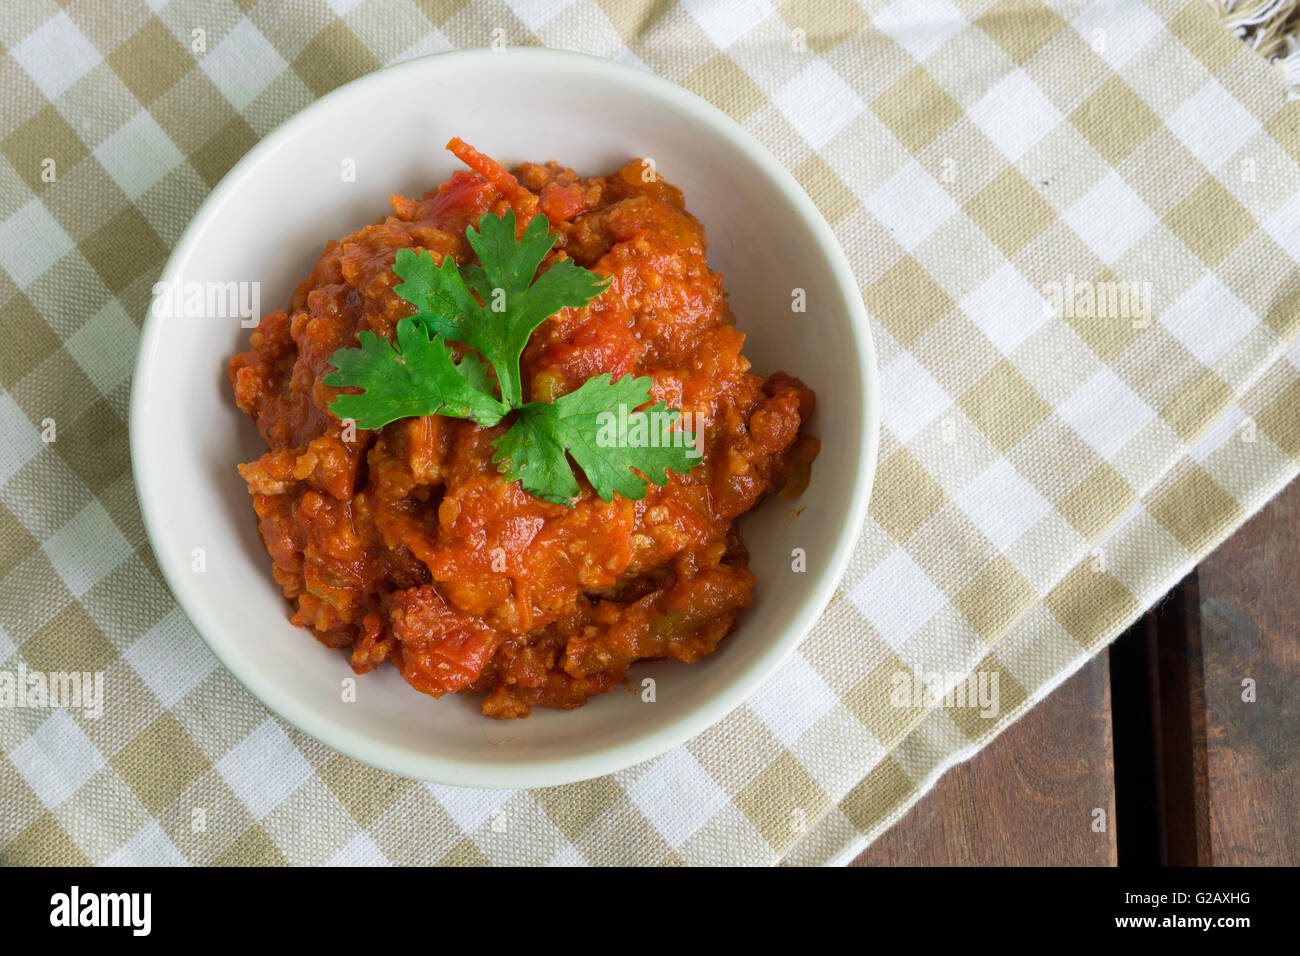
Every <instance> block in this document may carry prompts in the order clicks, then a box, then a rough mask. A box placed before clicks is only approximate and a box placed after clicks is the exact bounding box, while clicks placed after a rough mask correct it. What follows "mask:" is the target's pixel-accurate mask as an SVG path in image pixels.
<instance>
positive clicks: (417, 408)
mask: <svg viewBox="0 0 1300 956" xmlns="http://www.w3.org/2000/svg"><path fill="white" fill-rule="evenodd" d="M359 339H360V342H361V347H360V348H356V349H339V350H338V351H336V352H335V353H334V354H333V355H332V356H331V357H330V362H331V364H333V365H334V367H335V369H336V371H333V372H330V373H329V374H328V375H326V376H325V377H324V378H323V379H321V381H322V382H324V383H325V384H326V385H333V386H335V387H336V388H344V387H347V386H352V387H356V388H361V389H364V391H363V392H362V393H361V394H360V395H339V396H338V397H337V398H335V399H334V401H333V402H331V403H330V411H331V412H333V413H334V414H335V415H336V416H338V417H339V418H351V419H353V420H354V421H356V423H357V426H358V427H359V428H382V427H384V426H385V425H387V424H388V423H389V422H391V421H396V420H397V419H399V418H410V417H414V416H417V415H448V416H451V417H453V418H471V419H473V420H474V421H475V422H477V423H478V424H480V425H483V426H485V427H487V426H490V425H495V424H496V423H497V422H499V421H500V420H501V417H502V416H503V415H505V413H506V412H507V411H509V409H507V408H506V407H505V406H503V405H502V404H501V403H500V402H498V401H497V400H496V399H495V398H493V397H492V389H491V383H490V379H488V377H487V371H486V369H485V368H484V367H483V364H482V362H481V360H479V359H478V358H476V357H474V356H473V355H471V354H468V353H467V354H466V356H465V357H464V358H463V359H462V360H461V361H460V364H457V363H456V361H455V356H454V355H453V354H452V351H451V349H450V348H449V347H448V346H447V344H446V343H445V342H444V341H443V340H442V337H441V336H439V335H436V334H435V335H433V336H432V337H430V335H429V331H428V329H427V328H426V327H425V326H423V325H421V324H420V323H418V322H416V321H415V320H413V319H411V318H404V319H401V320H400V321H399V322H398V323H397V343H396V346H394V345H393V343H391V342H389V341H388V340H387V339H385V338H381V337H380V336H378V335H376V334H375V333H373V332H362V333H361V335H360V336H359ZM485 385H486V386H487V387H486V388H485V387H484V386H485Z"/></svg>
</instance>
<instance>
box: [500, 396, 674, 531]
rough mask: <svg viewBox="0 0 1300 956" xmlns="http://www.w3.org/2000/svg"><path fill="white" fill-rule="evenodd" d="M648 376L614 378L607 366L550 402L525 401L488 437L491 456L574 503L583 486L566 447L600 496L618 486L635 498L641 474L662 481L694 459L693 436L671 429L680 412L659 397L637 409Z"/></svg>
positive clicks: (642, 487)
mask: <svg viewBox="0 0 1300 956" xmlns="http://www.w3.org/2000/svg"><path fill="white" fill-rule="evenodd" d="M652 384H653V380H652V379H650V378H632V376H630V375H629V376H625V377H623V378H621V379H619V380H618V381H617V382H615V381H611V376H610V375H609V374H608V373H606V374H604V375H597V376H596V377H595V378H592V379H588V380H587V381H586V382H585V383H584V384H583V385H582V386H581V387H580V388H578V389H576V390H574V391H572V392H570V393H569V394H567V395H562V396H560V397H559V398H557V399H556V400H555V401H554V402H551V403H549V404H548V403H546V402H530V403H529V404H527V405H525V406H523V408H521V409H520V411H519V417H518V418H517V419H516V420H515V423H514V425H512V426H511V428H510V430H509V431H508V432H506V433H505V434H504V435H502V436H501V437H500V438H498V439H497V440H496V442H495V443H494V444H495V446H496V449H497V450H496V454H494V455H493V456H492V460H493V461H494V462H496V463H497V464H498V466H499V467H500V468H501V471H502V472H503V473H504V474H505V476H506V479H507V480H508V481H519V482H520V483H522V485H523V488H524V490H525V491H527V492H528V493H529V494H531V495H534V496H535V497H538V498H541V499H543V500H544V501H549V502H552V503H554V504H561V505H567V506H569V507H572V506H573V500H572V499H573V498H575V497H577V496H578V494H580V493H581V488H580V486H579V485H578V482H577V480H576V479H575V478H574V476H573V471H572V470H571V469H570V467H569V463H568V460H567V458H566V457H565V453H566V452H567V453H568V454H570V455H572V456H573V460H574V461H576V462H577V463H578V466H579V467H580V468H581V469H582V471H583V474H585V475H586V476H587V481H588V482H590V483H591V486H592V488H594V489H595V491H596V494H598V495H600V497H601V498H603V499H604V500H606V501H610V500H611V499H612V498H613V493H614V492H618V493H619V494H620V495H622V496H623V497H624V498H628V499H631V500H633V501H639V500H641V499H642V498H644V497H645V495H646V484H645V483H646V480H649V481H653V482H654V483H655V484H656V485H664V484H667V482H668V475H667V472H669V471H676V472H682V473H685V472H688V471H690V470H691V468H692V467H693V466H694V465H695V464H697V463H698V459H699V455H698V453H697V452H696V450H695V447H694V445H693V437H692V436H691V435H690V434H689V433H684V432H680V431H673V430H671V426H672V425H673V424H674V423H676V421H677V420H678V419H679V418H680V417H681V412H679V411H678V410H677V409H669V408H668V407H667V405H666V404H665V403H663V402H659V403H657V404H655V405H653V406H651V407H650V408H647V409H643V410H642V411H636V410H635V409H637V408H638V407H640V406H642V405H644V404H646V403H647V402H649V401H650V386H651V385H652ZM633 469H635V471H633ZM637 472H640V474H637ZM642 476H644V477H642Z"/></svg>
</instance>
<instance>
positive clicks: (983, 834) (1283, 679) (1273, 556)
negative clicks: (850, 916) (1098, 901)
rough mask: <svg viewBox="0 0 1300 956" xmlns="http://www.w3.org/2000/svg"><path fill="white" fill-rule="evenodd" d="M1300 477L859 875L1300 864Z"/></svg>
mask: <svg viewBox="0 0 1300 956" xmlns="http://www.w3.org/2000/svg"><path fill="white" fill-rule="evenodd" d="M1298 621H1300V482H1296V483H1294V484H1292V485H1291V486H1290V487H1289V488H1288V489H1287V490H1286V491H1284V492H1283V493H1282V494H1281V495H1279V496H1278V497H1277V498H1276V499H1275V500H1274V501H1273V502H1271V503H1270V504H1269V505H1268V506H1266V507H1265V508H1264V509H1263V510H1262V511H1261V512H1260V513H1259V514H1257V515H1256V516H1255V517H1254V518H1253V519H1252V520H1251V521H1250V522H1248V523H1247V524H1246V525H1245V526H1243V527H1242V528H1241V529H1240V530H1238V532H1237V533H1236V534H1235V535H1234V536H1233V537H1232V538H1231V539H1229V540H1228V541H1226V542H1224V544H1223V546H1222V547H1220V548H1219V549H1218V550H1217V551H1215V552H1214V553H1213V554H1212V555H1210V556H1209V557H1208V558H1206V559H1205V561H1203V562H1202V563H1201V564H1200V566H1199V567H1198V568H1197V569H1196V571H1195V572H1194V573H1192V574H1191V575H1189V576H1188V577H1187V578H1186V579H1185V580H1184V581H1183V582H1182V583H1181V584H1179V586H1178V587H1177V588H1176V589H1175V590H1174V591H1173V592H1172V593H1171V594H1170V595H1169V596H1168V597H1167V598H1166V599H1165V600H1164V601H1162V602H1161V603H1160V605H1159V606H1158V607H1157V608H1156V609H1155V610H1153V611H1152V612H1151V613H1149V614H1147V615H1146V616H1145V617H1144V618H1143V619H1142V620H1140V621H1138V622H1137V623H1136V624H1135V625H1134V626H1133V627H1132V628H1131V629H1130V630H1129V631H1128V632H1126V633H1125V634H1124V635H1122V636H1121V637H1120V638H1119V639H1118V640H1117V641H1116V642H1115V643H1114V644H1113V645H1112V646H1111V647H1110V649H1109V650H1108V651H1107V652H1105V653H1103V654H1100V655H1098V656H1097V657H1096V658H1094V659H1093V660H1092V661H1090V662H1089V663H1088V664H1087V665H1086V666H1085V667H1084V668H1083V669H1082V670H1080V671H1079V672H1078V673H1077V674H1075V675H1074V676H1073V677H1072V678H1070V680H1068V681H1067V682H1066V683H1064V684H1062V685H1061V686H1060V687H1059V688H1057V689H1056V691H1055V692H1054V693H1053V694H1052V695H1051V696H1050V697H1048V698H1047V699H1046V700H1045V701H1043V702H1042V703H1041V704H1039V705H1038V706H1037V707H1035V708H1034V709H1033V710H1032V711H1030V712H1029V713H1028V714H1026V715H1025V717H1024V718H1023V719H1021V720H1020V721H1018V722H1017V723H1015V724H1013V725H1012V726H1011V727H1009V728H1008V729H1007V730H1006V731H1004V732H1003V733H1002V734H1001V735H1000V736H999V737H997V738H996V739H995V740H994V741H993V742H992V743H991V744H989V745H988V746H987V747H986V748H984V749H983V750H982V751H980V752H979V753H978V754H976V756H975V757H974V758H973V759H971V760H970V761H968V762H966V763H964V764H960V765H958V766H957V767H954V768H953V769H952V770H950V771H949V772H948V773H947V774H945V775H944V777H943V778H942V779H941V780H940V781H939V783H938V784H937V785H936V786H935V788H934V790H933V791H931V792H930V793H929V794H927V795H926V796H925V797H924V798H923V799H922V800H921V801H920V803H918V804H917V805H916V806H915V807H913V808H912V809H911V811H909V812H908V813H907V815H906V816H904V817H903V819H901V820H900V821H899V822H898V823H897V824H896V825H895V826H894V827H893V828H892V829H891V830H889V831H888V832H886V833H885V834H883V835H882V836H881V837H880V838H879V839H878V840H876V842H875V843H873V844H872V845H871V846H870V847H868V848H867V849H866V851H865V852H863V853H862V855H861V856H859V857H858V858H857V859H856V860H855V861H854V863H853V865H854V866H888V865H905V866H906V865H935V866H946V865H968V864H970V865H979V864H989V865H1020V864H1025V865H1040V866H1041V865H1116V864H1118V865H1128V864H1134V865H1141V864H1154V865H1189V866H1195V865H1199V866H1207V865H1216V866H1235V865H1282V864H1289V865H1296V864H1300V809H1298V808H1300V641H1298V640H1297V631H1298V630H1300V628H1298V626H1297V622H1298Z"/></svg>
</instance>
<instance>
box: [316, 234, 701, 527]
mask: <svg viewBox="0 0 1300 956" xmlns="http://www.w3.org/2000/svg"><path fill="white" fill-rule="evenodd" d="M466 238H467V239H468V240H469V244H470V246H471V248H473V250H474V252H475V254H476V255H477V256H478V260H479V261H478V263H476V264H471V265H466V266H457V265H456V262H455V260H454V259H453V258H452V257H451V256H444V257H443V259H442V261H441V262H434V260H433V256H432V255H431V254H430V253H428V252H424V251H422V250H415V249H399V250H398V252H397V256H396V259H395V261H394V264H393V272H394V273H395V274H396V275H397V277H398V278H399V279H401V280H402V281H401V283H399V284H398V285H396V286H395V287H394V288H393V291H394V292H395V293H396V294H397V295H398V296H400V297H401V298H403V299H405V300H406V301H408V302H410V303H411V304H412V305H414V306H415V307H416V309H417V310H418V311H417V312H416V314H415V315H413V316H409V317H407V318H404V319H402V320H400V321H399V322H398V323H397V328H396V339H397V341H396V343H389V342H388V341H387V340H385V339H382V338H380V337H379V336H377V335H375V334H374V333H371V332H362V333H361V335H360V336H359V339H360V347H359V348H352V349H339V350H338V351H337V352H335V353H334V355H333V356H332V357H331V358H330V361H331V362H332V363H333V365H334V366H335V368H336V371H334V372H331V373H330V374H328V375H326V376H325V378H324V379H322V381H324V383H325V384H326V385H333V386H337V387H348V386H351V387H355V388H360V389H363V391H362V392H361V394H359V395H340V396H338V397H337V398H335V399H334V401H333V402H332V403H331V404H330V411H331V412H333V413H334V414H335V415H337V416H338V417H339V418H351V419H354V420H355V421H356V423H357V424H358V425H359V426H360V427H361V428H372V429H373V428H382V427H383V426H384V425H386V424H388V423H389V422H391V421H395V420H397V419H399V418H407V417H411V416H416V415H449V416H452V417H455V418H468V419H472V420H473V421H475V422H477V423H478V424H479V425H482V426H484V427H488V426H492V425H495V424H496V423H497V422H499V421H501V419H502V418H503V417H504V416H505V415H506V414H508V413H509V412H510V411H512V410H514V409H518V411H519V413H518V415H517V417H516V419H515V422H514V424H513V425H511V427H510V429H509V430H508V431H507V432H506V433H505V434H504V435H502V436H501V437H499V438H498V439H497V440H496V442H495V446H496V453H495V454H494V455H493V456H492V460H493V462H495V463H496V464H497V465H498V467H499V468H500V469H501V471H502V473H503V474H504V475H505V476H506V478H507V479H508V480H510V481H519V482H521V483H522V485H523V488H524V490H525V491H527V492H529V493H530V494H532V495H535V496H536V497H538V498H542V499H544V500H546V501H550V502H554V503H556V504H562V505H566V506H569V507H572V506H573V499H574V498H575V497H577V496H578V495H579V494H580V493H581V491H582V489H581V486H580V485H579V484H578V480H577V478H576V477H575V476H574V472H573V468H572V466H571V465H570V463H569V456H570V455H571V456H572V457H573V460H574V461H575V462H577V464H578V467H580V468H581V469H582V471H583V473H584V474H585V475H586V476H587V481H588V482H590V484H591V486H592V488H594V489H595V490H596V493H597V494H598V495H600V497H602V498H603V499H605V500H606V501H610V500H612V498H613V495H614V492H618V493H619V494H620V495H622V496H623V497H625V498H629V499H632V500H634V501H635V500H640V499H642V498H644V497H645V495H646V481H647V480H649V481H653V482H654V483H655V484H657V485H663V484H666V483H667V482H668V475H667V473H668V472H669V471H677V472H683V473H685V472H688V471H690V469H691V467H692V466H693V465H694V464H696V463H697V460H698V458H699V453H698V452H697V451H696V450H695V446H694V444H693V441H694V439H693V436H691V435H689V434H686V433H684V432H681V431H675V430H673V425H674V424H675V423H676V422H677V421H678V419H679V418H680V417H681V412H679V411H677V410H676V409H669V408H667V406H666V405H665V404H664V403H663V402H659V403H657V404H655V405H654V406H652V407H650V408H645V409H642V410H641V411H636V409H638V408H640V407H641V406H643V405H646V404H648V403H649V402H650V386H651V385H652V384H653V381H652V380H651V379H650V378H632V377H631V376H626V377H624V378H622V379H620V380H619V381H617V382H615V381H612V380H611V377H610V376H609V375H608V374H605V375H599V376H597V377H595V378H593V379H590V380H588V381H587V382H585V383H583V385H582V386H581V387H579V388H578V389H576V390H574V391H573V392H570V393H569V394H567V395H563V396H561V397H560V398H558V399H556V400H555V401H554V402H551V403H546V402H531V403H529V404H527V405H525V404H524V403H523V386H522V382H521V380H520V374H519V360H520V356H522V354H523V351H524V346H525V345H527V344H528V339H529V336H531V335H532V334H533V331H534V330H535V329H536V328H537V326H539V325H541V324H542V322H544V321H546V319H548V318H549V317H550V316H552V315H554V314H555V313H556V312H558V311H559V310H560V309H563V308H579V307H581V306H584V305H586V304H587V303H588V302H590V301H591V300H592V299H594V298H595V297H596V296H598V295H600V294H601V292H603V291H604V290H605V289H606V288H607V287H608V285H609V281H610V280H609V278H608V277H605V276H600V275H597V274H596V273H594V272H590V271H588V270H587V269H583V268H581V267H580V266H578V265H577V264H575V263H574V262H573V261H572V260H569V259H563V260H560V261H558V262H554V263H552V264H551V266H550V267H549V268H548V269H547V270H546V271H545V272H543V273H542V274H541V275H537V269H538V268H539V267H540V266H541V263H542V260H543V259H545V258H546V255H547V253H549V252H550V250H551V247H552V246H553V245H554V244H555V238H554V237H553V236H552V235H551V234H550V231H549V226H548V223H547V220H546V217H545V216H537V217H535V218H534V219H533V220H532V221H531V222H530V223H529V224H528V227H527V228H526V229H525V230H524V232H523V234H522V236H519V237H518V238H516V224H515V214H514V213H513V212H509V213H506V215H505V216H504V217H500V216H495V215H492V214H491V213H486V214H484V215H483V216H482V217H481V218H480V219H479V224H478V228H477V229H474V228H472V227H471V228H470V229H469V230H467V231H466ZM448 341H453V342H460V343H462V344H464V345H467V346H469V348H470V349H471V350H472V351H468V352H466V353H465V356H464V357H463V358H462V359H461V360H460V362H456V361H455V356H454V355H453V353H452V351H451V349H450V348H449V347H448V346H447V342H448ZM493 373H495V379H494V378H493ZM498 387H499V388H500V391H501V397H500V399H498V398H497V397H496V390H497V388H498Z"/></svg>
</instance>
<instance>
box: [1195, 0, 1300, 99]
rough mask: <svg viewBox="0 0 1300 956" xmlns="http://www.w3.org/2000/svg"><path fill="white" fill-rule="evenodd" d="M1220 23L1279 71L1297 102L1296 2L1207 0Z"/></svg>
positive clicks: (1299, 11) (1299, 31)
mask: <svg viewBox="0 0 1300 956" xmlns="http://www.w3.org/2000/svg"><path fill="white" fill-rule="evenodd" d="M1210 2H1211V3H1213V4H1214V6H1216V7H1217V8H1218V9H1219V12H1220V14H1222V16H1223V20H1224V24H1225V25H1226V26H1227V28H1228V29H1229V30H1231V31H1232V33H1233V34H1234V35H1235V36H1239V37H1241V38H1242V39H1243V40H1245V41H1246V42H1247V43H1249V44H1250V45H1251V46H1252V47H1254V48H1255V49H1256V50H1257V51H1259V53H1260V55H1262V56H1265V57H1267V58H1268V59H1269V60H1270V61H1271V62H1272V63H1275V64H1276V65H1277V66H1278V69H1280V70H1281V71H1282V76H1283V77H1284V78H1285V80H1286V84H1287V87H1288V88H1289V92H1288V94H1287V96H1288V98H1289V99H1300V0H1210Z"/></svg>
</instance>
